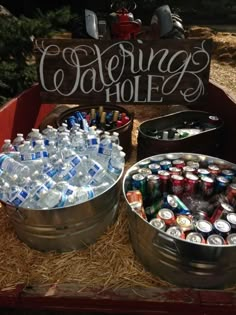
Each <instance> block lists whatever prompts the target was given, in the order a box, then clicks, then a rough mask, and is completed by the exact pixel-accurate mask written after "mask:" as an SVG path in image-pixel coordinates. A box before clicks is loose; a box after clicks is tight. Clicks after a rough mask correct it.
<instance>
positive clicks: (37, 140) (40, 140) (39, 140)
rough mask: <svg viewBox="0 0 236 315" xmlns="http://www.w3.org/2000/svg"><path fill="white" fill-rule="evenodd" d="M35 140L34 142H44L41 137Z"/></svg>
mask: <svg viewBox="0 0 236 315" xmlns="http://www.w3.org/2000/svg"><path fill="white" fill-rule="evenodd" d="M35 142H36V144H43V143H44V140H42V139H36V140H35Z"/></svg>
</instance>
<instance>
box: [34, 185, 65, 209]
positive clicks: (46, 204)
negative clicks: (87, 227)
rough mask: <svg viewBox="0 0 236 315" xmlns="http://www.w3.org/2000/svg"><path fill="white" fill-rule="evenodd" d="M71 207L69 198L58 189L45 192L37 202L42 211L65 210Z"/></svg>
mask: <svg viewBox="0 0 236 315" xmlns="http://www.w3.org/2000/svg"><path fill="white" fill-rule="evenodd" d="M67 205H69V201H68V196H67V195H65V194H64V193H63V192H61V191H58V190H57V189H56V188H55V189H51V190H50V191H44V192H43V193H42V194H41V195H40V198H39V200H38V202H37V207H38V208H40V209H45V210H46V209H53V208H63V207H65V206H67Z"/></svg>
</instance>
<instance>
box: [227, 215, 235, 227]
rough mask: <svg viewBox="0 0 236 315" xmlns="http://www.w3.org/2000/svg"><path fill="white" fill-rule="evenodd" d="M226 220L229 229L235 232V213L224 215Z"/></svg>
mask: <svg viewBox="0 0 236 315" xmlns="http://www.w3.org/2000/svg"><path fill="white" fill-rule="evenodd" d="M226 221H227V222H229V224H230V226H231V231H232V232H236V213H228V214H227V215H226Z"/></svg>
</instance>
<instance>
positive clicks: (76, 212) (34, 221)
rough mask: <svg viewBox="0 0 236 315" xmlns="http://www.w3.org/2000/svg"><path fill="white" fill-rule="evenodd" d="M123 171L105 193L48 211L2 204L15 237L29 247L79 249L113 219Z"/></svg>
mask: <svg viewBox="0 0 236 315" xmlns="http://www.w3.org/2000/svg"><path fill="white" fill-rule="evenodd" d="M122 174H123V172H122V173H121V174H120V176H119V178H118V179H117V181H116V182H115V183H114V184H113V185H112V186H111V187H110V188H109V189H107V190H106V191H105V192H103V193H102V194H100V195H98V196H97V197H95V198H94V199H91V200H89V201H87V202H84V203H81V204H78V205H73V206H69V207H64V208H55V209H49V210H34V209H24V208H16V207H14V206H11V205H9V204H4V205H5V208H6V211H7V214H8V216H9V217H10V220H11V222H12V224H13V227H14V229H15V232H16V234H17V236H18V237H19V239H21V240H22V241H23V242H25V243H26V244H27V245H28V246H30V247H32V248H34V249H37V250H41V251H51V250H55V251H60V252H62V251H71V250H75V249H82V248H85V247H87V246H89V245H90V244H92V243H94V242H96V241H97V239H98V238H99V237H100V236H101V235H102V234H103V233H104V232H105V231H106V230H107V228H108V226H109V225H111V224H113V223H114V221H115V220H116V217H117V212H118V211H117V210H118V203H119V199H120V193H121V177H122Z"/></svg>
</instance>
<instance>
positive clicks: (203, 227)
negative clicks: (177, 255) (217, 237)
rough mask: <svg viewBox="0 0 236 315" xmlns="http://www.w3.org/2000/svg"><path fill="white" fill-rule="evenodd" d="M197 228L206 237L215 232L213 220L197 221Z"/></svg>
mask: <svg viewBox="0 0 236 315" xmlns="http://www.w3.org/2000/svg"><path fill="white" fill-rule="evenodd" d="M195 228H196V231H197V232H199V233H201V234H202V236H203V237H204V238H205V239H206V238H207V237H208V236H209V235H210V234H211V233H212V232H213V226H212V224H211V222H209V221H207V220H198V221H197V222H196V223H195Z"/></svg>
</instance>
